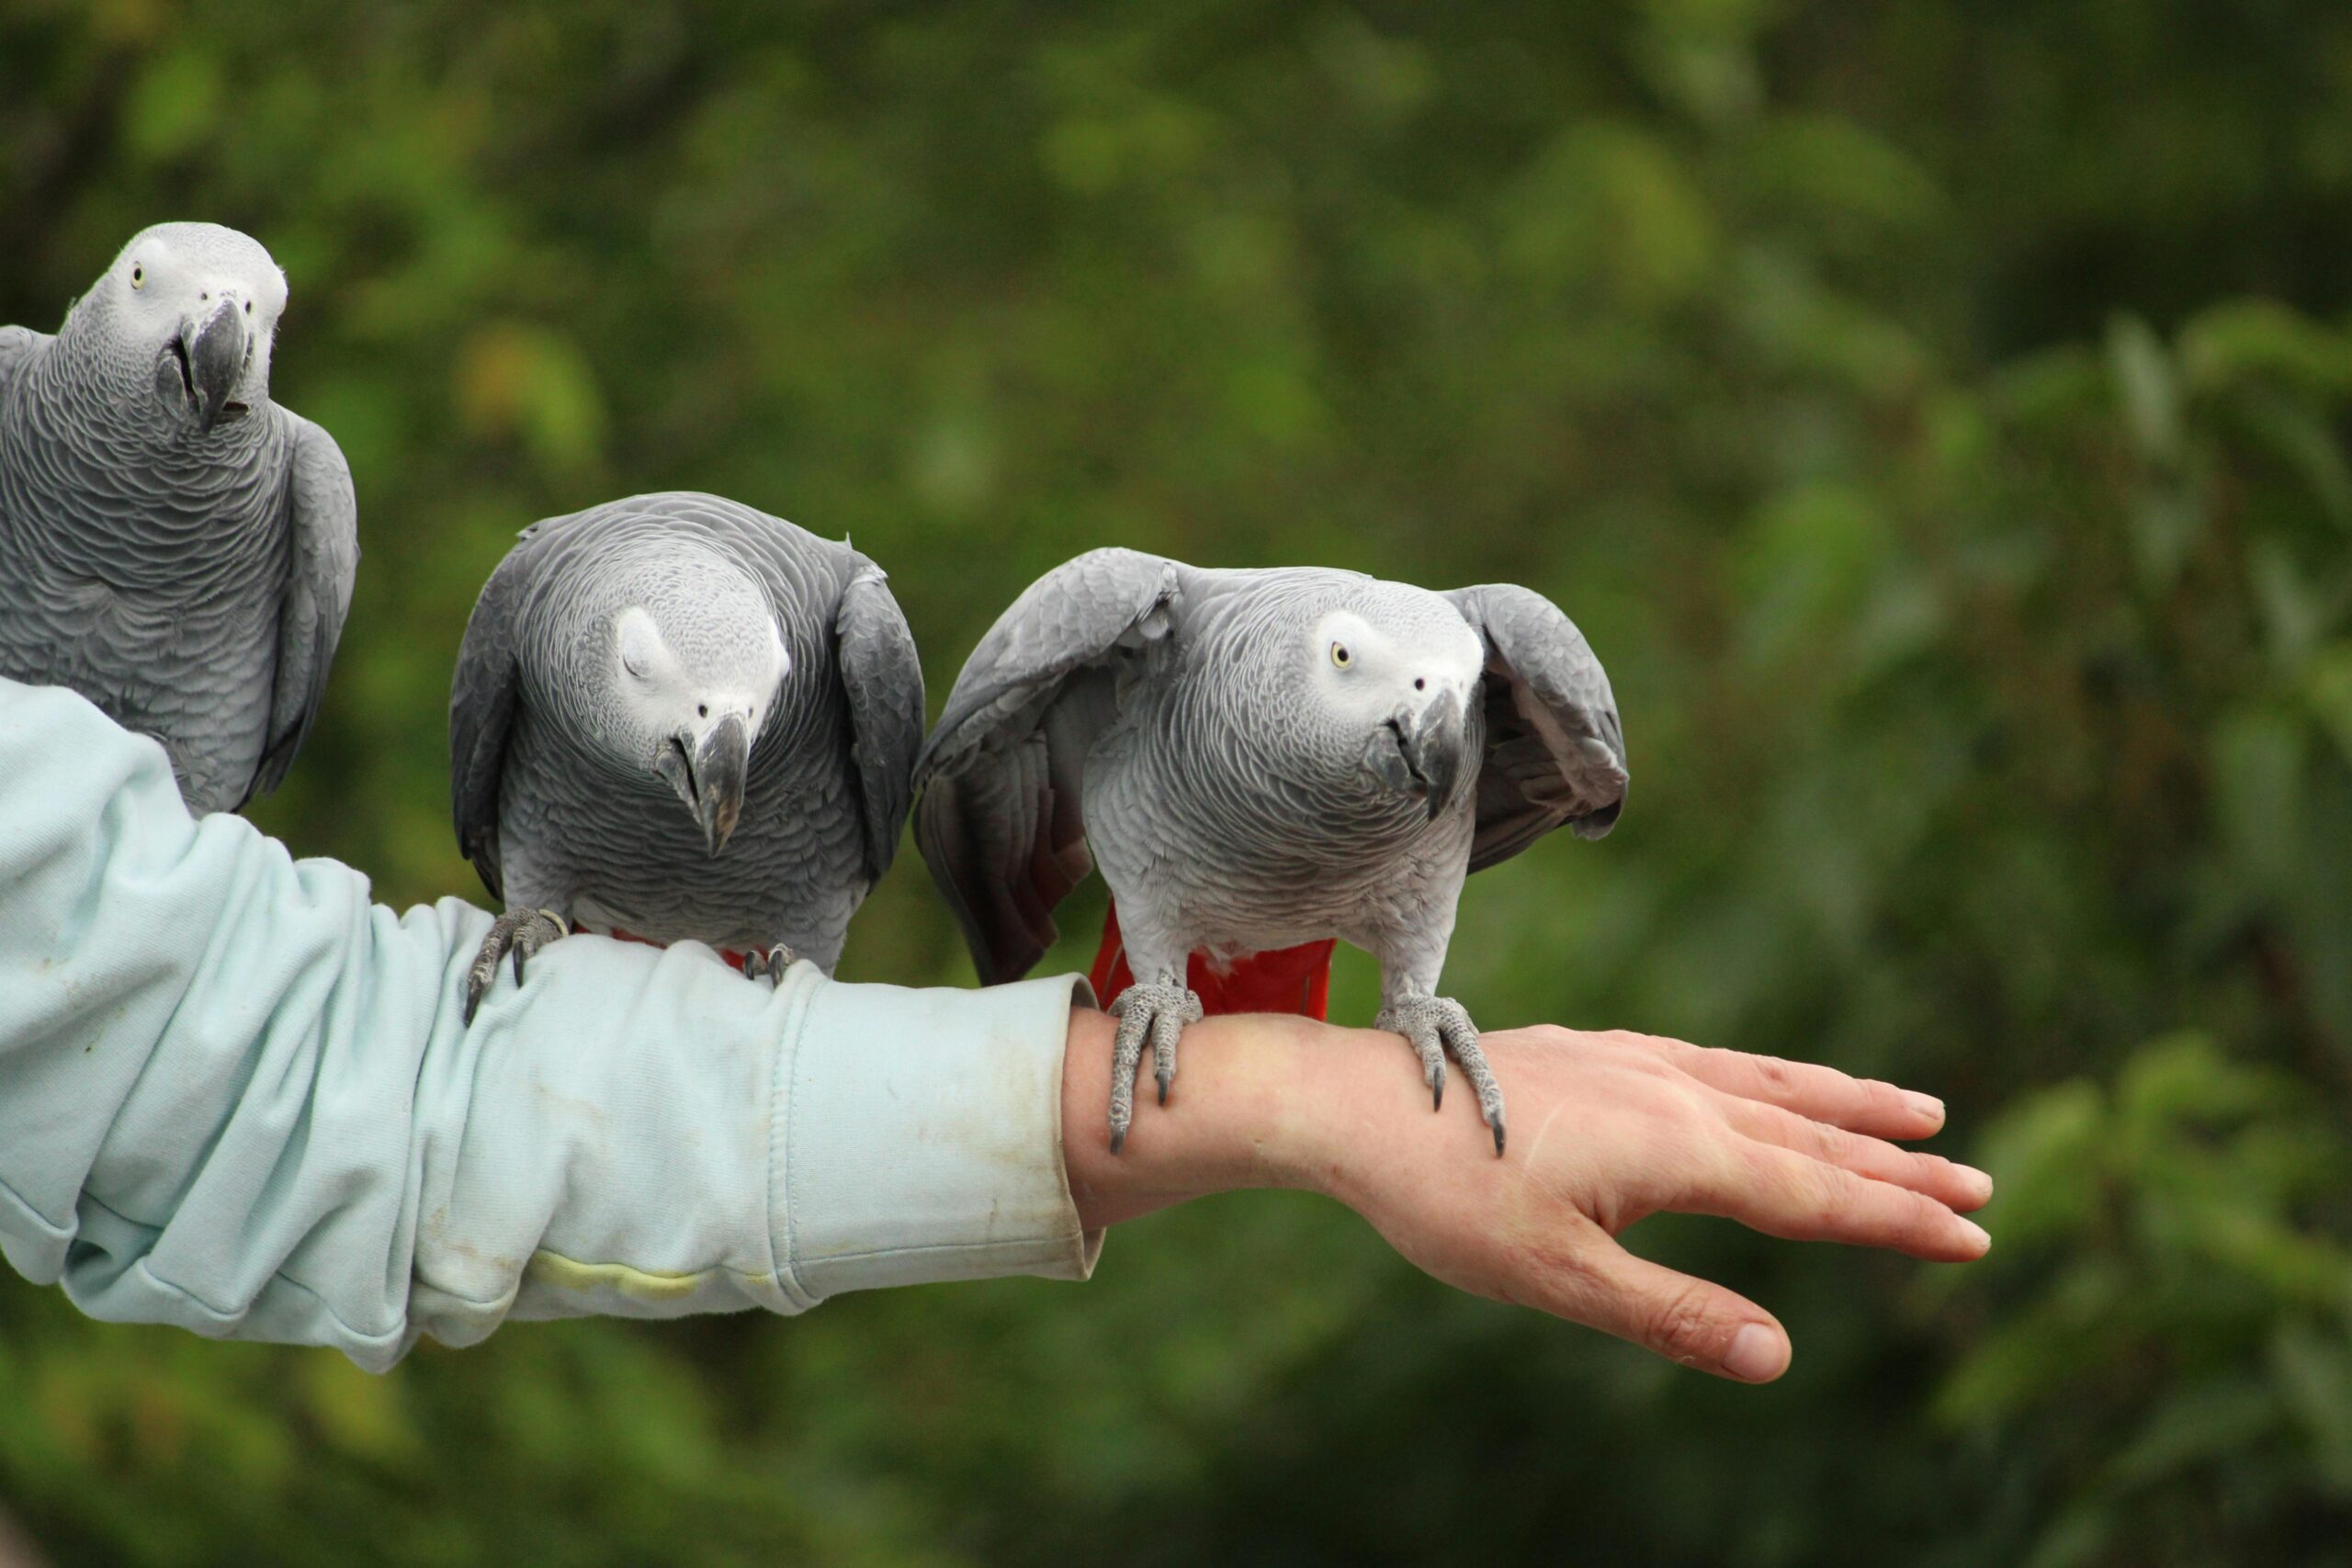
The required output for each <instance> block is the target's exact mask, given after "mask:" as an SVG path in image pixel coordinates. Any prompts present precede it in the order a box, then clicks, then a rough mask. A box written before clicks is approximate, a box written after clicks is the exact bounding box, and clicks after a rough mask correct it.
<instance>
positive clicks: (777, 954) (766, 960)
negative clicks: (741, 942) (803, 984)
mask: <svg viewBox="0 0 2352 1568" xmlns="http://www.w3.org/2000/svg"><path fill="white" fill-rule="evenodd" d="M797 962H799V954H797V953H794V952H793V951H792V949H790V948H788V947H786V946H785V945H784V943H782V942H777V943H776V944H775V946H774V947H771V948H769V949H768V950H767V951H766V952H765V953H761V952H758V951H756V950H754V951H753V952H751V953H745V954H743V978H745V979H746V980H757V979H761V978H765V979H768V980H771V981H773V982H775V984H776V985H779V986H781V985H783V984H784V972H785V971H786V970H787V969H789V968H791V967H792V966H793V964H796V963H797Z"/></svg>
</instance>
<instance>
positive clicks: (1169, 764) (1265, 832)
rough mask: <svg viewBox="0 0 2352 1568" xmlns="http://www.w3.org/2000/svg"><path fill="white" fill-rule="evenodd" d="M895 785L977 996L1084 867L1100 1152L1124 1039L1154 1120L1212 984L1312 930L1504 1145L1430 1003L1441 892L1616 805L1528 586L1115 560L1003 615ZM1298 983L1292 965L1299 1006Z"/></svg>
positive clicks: (1583, 694) (1583, 658) (1580, 685)
mask: <svg viewBox="0 0 2352 1568" xmlns="http://www.w3.org/2000/svg"><path fill="white" fill-rule="evenodd" d="M915 779H916V784H917V787H918V788H919V789H921V790H922V804H921V806H920V807H918V808H917V811H916V815H915V841H916V843H917V844H918V845H919V846H920V847H921V849H922V854H923V858H924V860H925V861H926V862H928V863H929V864H930V866H931V870H932V874H933V877H934V878H935V879H936V880H937V882H938V883H939V886H940V888H941V890H942V891H943V892H944V894H945V895H946V897H947V901H948V903H949V904H950V905H951V906H952V907H953V908H954V909H955V911H956V917H957V919H959V920H960V921H961V923H962V925H963V928H964V933H965V936H966V939H967V941H968V942H969V943H970V945H971V949H972V953H973V957H974V960H975V962H976V963H977V964H978V969H979V974H980V978H981V979H982V981H984V982H987V983H991V984H993V983H996V982H1000V981H1003V980H1009V979H1013V978H1016V977H1018V976H1021V975H1022V974H1023V973H1025V972H1026V971H1027V970H1028V969H1029V967H1030V966H1031V965H1032V964H1035V963H1036V961H1037V960H1038V959H1039V958H1040V957H1041V956H1043V954H1044V953H1045V951H1046V948H1047V946H1049V945H1050V944H1051V943H1052V942H1053V941H1054V940H1055V936H1056V934H1057V933H1056V931H1055V926H1054V922H1053V918H1052V914H1051V911H1052V909H1053V908H1054V906H1055V905H1056V904H1057V903H1058V902H1059V901H1060V900H1061V898H1062V897H1063V896H1064V895H1065V894H1067V893H1068V892H1069V890H1070V889H1071V888H1072V887H1073V886H1076V885H1077V883H1078V882H1079V881H1080V879H1082V878H1083V877H1084V876H1085V875H1086V873H1087V871H1088V870H1089V868H1090V865H1091V862H1094V861H1099V862H1100V863H1101V864H1102V868H1103V878H1104V880H1105V881H1107V882H1108V883H1109V884H1110V888H1111V894H1112V899H1113V906H1114V915H1113V918H1112V921H1111V923H1110V928H1109V931H1108V933H1107V935H1106V939H1105V949H1104V958H1103V961H1100V962H1098V964H1097V975H1098V989H1099V990H1101V991H1103V994H1105V995H1109V994H1112V992H1113V991H1114V989H1116V1000H1115V1001H1114V1003H1113V1004H1112V1011H1113V1012H1114V1013H1115V1014H1117V1015H1118V1018H1119V1028H1118V1036H1117V1045H1116V1055H1115V1057H1114V1067H1113V1074H1112V1100H1111V1111H1110V1118H1111V1143H1112V1147H1113V1148H1114V1150H1115V1149H1117V1148H1119V1147H1120V1146H1122V1145H1124V1143H1125V1138H1126V1133H1127V1128H1128V1125H1129V1123H1130V1122H1131V1120H1132V1117H1133V1113H1134V1103H1133V1099H1134V1090H1135V1077H1136V1071H1137V1068H1138V1066H1139V1064H1140V1060H1141V1055H1142V1051H1143V1047H1144V1044H1145V1043H1146V1041H1147V1040H1148V1042H1149V1043H1150V1045H1151V1048H1152V1055H1153V1063H1154V1069H1155V1077H1157V1079H1158V1081H1159V1096H1160V1100H1162V1102H1163V1103H1164V1102H1165V1101H1166V1100H1167V1098H1168V1089H1169V1085H1170V1081H1171V1079H1172V1078H1173V1077H1174V1075H1175V1070H1176V1043H1177V1038H1178V1036H1179V1034H1180V1033H1181V1032H1182V1029H1183V1026H1184V1025H1185V1024H1186V1023H1188V1022H1191V1021H1193V1020H1196V1019H1198V1018H1200V1017H1201V1016H1202V1012H1203V1003H1202V999H1201V997H1200V995H1199V994H1198V991H1199V988H1200V986H1201V984H1202V983H1203V982H1204V980H1207V981H1215V982H1216V983H1219V984H1221V985H1223V986H1226V987H1231V985H1232V982H1233V981H1234V980H1235V978H1236V977H1237V976H1239V975H1240V973H1241V971H1243V970H1246V969H1247V967H1248V966H1249V964H1250V963H1253V962H1257V960H1256V959H1253V958H1252V955H1260V954H1265V953H1270V952H1272V951H1273V950H1280V949H1284V948H1286V947H1288V946H1289V944H1295V943H1302V942H1317V941H1323V942H1324V946H1323V948H1322V953H1323V955H1324V957H1325V960H1326V961H1327V962H1328V953H1329V946H1328V939H1330V938H1333V937H1337V938H1341V939H1344V940H1346V941H1348V942H1351V943H1353V944H1355V945H1356V946H1358V947H1361V948H1363V949H1364V950H1366V951H1368V952H1369V953H1372V954H1373V955H1374V956H1375V957H1376V958H1378V959H1379V960H1380V964H1381V997H1382V1005H1381V1010H1380V1014H1379V1017H1378V1019H1377V1021H1376V1026H1377V1027H1379V1028H1382V1029H1386V1030H1392V1031H1394V1032H1397V1033H1400V1034H1402V1035H1404V1036H1405V1037H1406V1039H1407V1040H1408V1041H1409V1042H1410V1043H1411V1044H1412V1047H1413V1049H1414V1050H1415V1052H1416V1053H1417V1054H1418V1055H1419V1058H1420V1062H1421V1067H1422V1073H1423V1078H1424V1081H1425V1082H1426V1083H1427V1084H1428V1085H1429V1089H1430V1096H1431V1100H1432V1103H1433V1104H1434V1103H1442V1097H1443V1093H1444V1087H1445V1057H1446V1055H1448V1054H1449V1053H1451V1054H1452V1055H1453V1057H1454V1058H1455V1060H1456V1061H1457V1062H1459V1064H1460V1065H1461V1067H1462V1071H1463V1074H1464V1077H1466V1078H1467V1079H1468V1080H1469V1082H1470V1084H1471V1086H1472V1088H1473V1089H1474V1090H1475V1091H1476V1094H1477V1097H1478V1103H1479V1109H1480V1111H1481V1112H1482V1113H1483V1115H1484V1116H1485V1119H1486V1122H1487V1125H1488V1126H1489V1127H1490V1128H1491V1129H1492V1130H1493V1134H1494V1141H1495V1150H1496V1153H1497V1154H1500V1153H1501V1152H1502V1148H1503V1135H1504V1134H1503V1129H1504V1121H1503V1100H1502V1092H1501V1089H1499V1087H1498V1085H1497V1084H1496V1082H1495V1077H1494V1074H1493V1072H1492V1071H1491V1070H1490V1069H1489V1068H1488V1066H1487V1061H1486V1057H1485V1054H1484V1053H1483V1052H1482V1051H1481V1050H1480V1049H1479V1046H1478V1031H1477V1028H1476V1025H1475V1024H1474V1023H1473V1022H1472V1021H1471V1019H1470V1015H1469V1013H1468V1012H1467V1011H1466V1010H1464V1008H1463V1007H1462V1005H1461V1004H1460V1003H1459V1002H1456V1001H1454V1000H1453V999H1452V998H1446V997H1442V996H1440V995H1438V993H1437V986H1438V977H1439V973H1440V971H1441V969H1442V966H1443V964H1444V962H1445V953H1446V946H1447V942H1448V941H1449V940H1450V938H1451V937H1452V934H1453V918H1454V904H1455V900H1456V899H1457V898H1458V897H1459V896H1460V894H1461V891H1462V883H1463V878H1464V876H1465V875H1467V874H1469V873H1470V872H1473V871H1476V870H1478V869H1480V868H1482V867H1485V866H1489V865H1492V864H1494V863H1497V862H1498V861H1502V860H1507V859H1509V858H1510V856H1512V855H1515V854H1517V853H1518V852H1520V851H1521V850H1523V849H1525V848H1526V847H1527V846H1528V845H1529V844H1531V843H1532V842H1533V841H1534V840H1536V839H1537V838H1539V837H1541V836H1542V835H1544V833H1547V832H1549V831H1551V830H1552V829H1555V828H1557V827H1560V826H1562V825H1563V824H1566V825H1567V826H1569V827H1571V828H1573V829H1575V831H1576V832H1577V834H1578V835H1579V836H1580V837H1584V838H1588V839H1592V838H1599V837H1600V836H1601V835H1602V834H1604V833H1606V832H1608V831H1609V829H1610V828H1611V826H1612V825H1613V824H1614V823H1615V822H1616V820H1617V816H1618V812H1619V811H1620V809H1621V808H1622V807H1623V802H1624V798H1625V787H1626V772H1625V748H1624V737H1623V729H1622V728H1621V726H1620V724H1619V721H1618V717H1617V707H1616V703H1615V700H1614V699H1613V698H1612V697H1611V694H1610V690H1609V679H1608V677H1607V675H1606V674H1604V673H1603V672H1602V671H1601V668H1600V662H1599V660H1596V659H1595V658H1594V656H1593V653H1592V649H1591V648H1590V647H1589V645H1588V644H1587V643H1586V641H1585V639H1584V637H1583V635H1582V634H1581V633H1579V632H1578V631H1577V628H1576V627H1575V626H1573V625H1572V624H1570V622H1569V621H1568V618H1567V617H1566V615H1562V614H1561V613H1560V611H1559V610H1558V609H1557V608H1555V606H1554V605H1553V604H1551V603H1550V602H1549V601H1548V600H1546V599H1544V597H1542V596H1541V595H1540V594H1537V593H1535V592H1532V591H1530V590H1528V589H1525V588H1518V587H1510V586H1501V585H1497V586H1487V587H1481V588H1463V589H1457V590H1454V591H1453V592H1449V593H1437V592H1430V591H1428V590H1426V589H1421V588H1416V587H1411V586H1409V585H1407V584H1405V583H1399V582H1385V581H1379V580H1377V579H1374V578H1370V577H1365V576H1362V575H1359V574H1357V573H1354V572H1349V571H1335V570H1319V569H1313V568H1300V569H1283V570H1246V571H1245V570H1201V569H1198V568H1194V567H1189V566H1185V565H1183V564H1182V563H1180V562H1177V561H1172V560H1167V559H1163V558H1159V557H1157V556H1149V555H1141V554H1138V553H1136V552H1135V551H1133V550H1124V549H1103V550H1095V551H1092V552H1091V553H1089V554H1086V555H1083V556H1080V557H1079V558H1077V559H1075V560H1073V561H1070V562H1069V563H1068V564H1067V565H1065V566H1062V567H1060V568H1058V569H1057V570H1054V571H1052V572H1050V573H1048V574H1046V576H1045V577H1043V578H1041V579H1039V580H1038V581H1036V582H1035V583H1033V584H1032V585H1031V586H1030V587H1029V588H1028V590H1027V591H1026V592H1023V594H1022V595H1021V597H1020V598H1019V599H1018V600H1016V601H1014V603H1013V604H1012V608H1011V609H1009V610H1007V611H1006V612H1005V613H1004V615H1002V616H1001V618H1000V619H999V620H998V621H997V623H996V625H995V626H993V627H991V628H990V629H989V633H988V635H987V636H986V637H983V638H981V640H980V644H979V647H978V649H976V650H975V651H974V652H973V654H972V657H971V659H970V660H969V661H968V662H967V664H966V665H965V666H964V671H963V673H962V674H961V675H960V676H959V677H958V678H957V679H956V688H955V690H954V692H952V693H951V694H949V696H948V699H947V706H946V710H945V712H944V714H943V716H941V718H940V722H939V725H938V727H937V728H935V729H934V730H933V732H932V736H931V739H930V740H929V742H928V743H927V744H926V746H925V747H924V750H923V753H922V757H921V758H920V759H919V760H918V761H917V763H916V767H915ZM1090 851H1091V854H1090ZM1122 946H1123V947H1124V954H1123V955H1122V954H1121V953H1119V952H1118V951H1117V950H1118V949H1119V948H1120V947H1122ZM1121 956H1124V959H1125V964H1127V965H1130V966H1131V968H1132V974H1133V976H1134V981H1135V983H1134V984H1132V985H1128V986H1126V987H1125V988H1124V989H1117V988H1116V987H1115V985H1105V984H1103V981H1102V979H1101V976H1103V975H1104V974H1106V973H1110V974H1116V973H1117V965H1116V964H1114V963H1113V962H1111V961H1113V960H1114V959H1116V958H1119V957H1121ZM1240 989H1241V991H1242V993H1243V994H1244V996H1245V997H1246V996H1247V995H1248V994H1249V992H1250V987H1248V986H1247V985H1244V986H1242V987H1240ZM1228 994H1230V992H1228ZM1291 994H1292V995H1294V996H1295V995H1296V994H1297V992H1296V990H1295V987H1294V988H1293V991H1292V993H1291ZM1316 995H1317V988H1316V987H1315V986H1314V985H1313V983H1312V977H1310V986H1309V991H1308V1001H1309V1006H1308V1007H1307V1008H1306V1009H1304V1010H1315V1007H1314V998H1315V996H1316ZM1245 1005H1246V1004H1245ZM1289 1005H1294V1006H1295V1004H1289Z"/></svg>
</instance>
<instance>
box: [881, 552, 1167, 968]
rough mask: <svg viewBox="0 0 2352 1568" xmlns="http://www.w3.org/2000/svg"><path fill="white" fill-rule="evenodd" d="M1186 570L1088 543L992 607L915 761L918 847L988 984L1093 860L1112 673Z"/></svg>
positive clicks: (1010, 964)
mask: <svg viewBox="0 0 2352 1568" xmlns="http://www.w3.org/2000/svg"><path fill="white" fill-rule="evenodd" d="M1189 575H1191V574H1190V573H1189V571H1188V569H1186V568H1183V567H1182V566H1180V565H1178V563H1176V562H1174V561H1171V560H1168V559H1165V558H1161V557H1159V556H1151V555H1144V554H1141V553H1139V552H1137V551H1135V550H1124V549H1101V550H1091V551H1089V552H1088V553H1087V554H1085V555H1082V556H1080V557H1079V558H1077V559H1075V560H1072V561H1069V562H1068V563H1066V564H1064V565H1062V566H1060V567H1057V568H1056V569H1055V570H1053V571H1050V572H1048V573H1047V574H1046V575H1045V576H1044V577H1042V578H1039V579H1038V580H1037V581H1035V582H1034V583H1032V584H1031V585H1030V586H1029V588H1028V589H1027V590H1026V591H1025V592H1023V593H1022V595H1021V597H1020V598H1018V599H1016V600H1014V601H1013V603H1012V608H1010V609H1008V610H1006V611H1005V613H1004V614H1003V615H1001V616H999V617H998V619H997V623H996V625H995V626H991V627H989V632H988V635H987V636H986V637H982V638H981V639H980V645H979V647H978V648H977V649H974V650H973V652H972V657H971V658H970V659H969V660H967V661H966V663H965V665H964V671H963V673H962V674H961V675H959V676H957V677H956V687H955V690H954V691H953V692H951V693H949V694H948V698H947V708H946V711H945V713H944V714H943V715H942V716H941V717H940V721H939V726H938V728H936V729H934V730H933V731H932V735H931V739H930V741H929V742H928V743H927V744H926V745H925V746H924V748H923V751H922V757H921V758H920V759H918V761H916V763H915V781H916V784H917V786H918V787H920V788H921V789H922V805H921V806H920V807H918V808H917V810H916V812H915V843H916V845H917V847H918V848H920V849H921V850H922V857H923V860H924V861H925V862H926V863H928V864H929V865H930V867H931V874H932V876H933V879H934V880H936V881H937V882H938V884H939V887H940V891H941V892H942V893H943V894H944V895H945V896H946V898H947V902H948V906H949V907H950V908H953V909H954V910H955V911H956V919H957V921H958V922H959V923H960V924H961V925H962V926H963V928H964V936H965V940H966V941H967V942H968V943H969V944H970V946H971V950H972V959H973V963H974V964H976V965H977V966H978V970H979V975H980V979H981V981H982V983H983V984H988V985H995V984H998V983H1000V982H1002V981H1005V980H1012V979H1017V978H1019V977H1020V976H1023V975H1024V974H1026V973H1027V972H1028V971H1029V969H1030V967H1031V966H1032V965H1033V964H1035V963H1036V962H1037V960H1038V959H1039V958H1041V957H1043V956H1044V955H1045V952H1046V949H1047V948H1048V947H1050V946H1052V945H1053V942H1054V940H1055V938H1056V937H1057V935H1058V934H1059V933H1058V931H1057V928H1056V926H1055V924H1054V919H1053V909H1054V906H1055V905H1057V904H1058V903H1060V902H1061V900H1062V898H1063V897H1064V896H1066V895H1067V894H1068V893H1069V890H1070V889H1071V888H1072V887H1075V886H1077V885H1078V884H1079V882H1080V881H1081V880H1082V879H1083V878H1084V877H1085V875H1086V874H1087V873H1088V872H1089V871H1091V870H1092V869H1093V857H1092V856H1091V854H1089V853H1088V852H1087V848H1086V829H1085V824H1084V821H1083V818H1082V817H1081V815H1080V773H1081V770H1082V768H1083V766H1084V762H1085V758H1086V753H1087V751H1088V750H1089V749H1090V748H1091V746H1092V744H1093V741H1094V739H1095V737H1097V736H1098V735H1100V734H1101V733H1102V729H1103V726H1105V725H1107V724H1108V723H1109V722H1110V720H1111V717H1112V716H1114V713H1115V692H1114V682H1115V679H1116V675H1117V673H1118V671H1120V669H1121V668H1122V667H1123V666H1127V665H1132V664H1134V663H1136V662H1137V661H1138V660H1140V658H1141V656H1142V654H1143V652H1144V651H1145V650H1146V649H1148V648H1150V647H1151V646H1152V645H1153V644H1155V643H1158V642H1159V641H1161V640H1163V639H1165V638H1166V637H1170V635H1172V634H1173V633H1174V631H1175V630H1176V629H1177V624H1178V621H1179V619H1180V617H1181V615H1182V609H1183V601H1184V588H1185V582H1186V579H1187V578H1188V576H1189Z"/></svg>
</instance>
